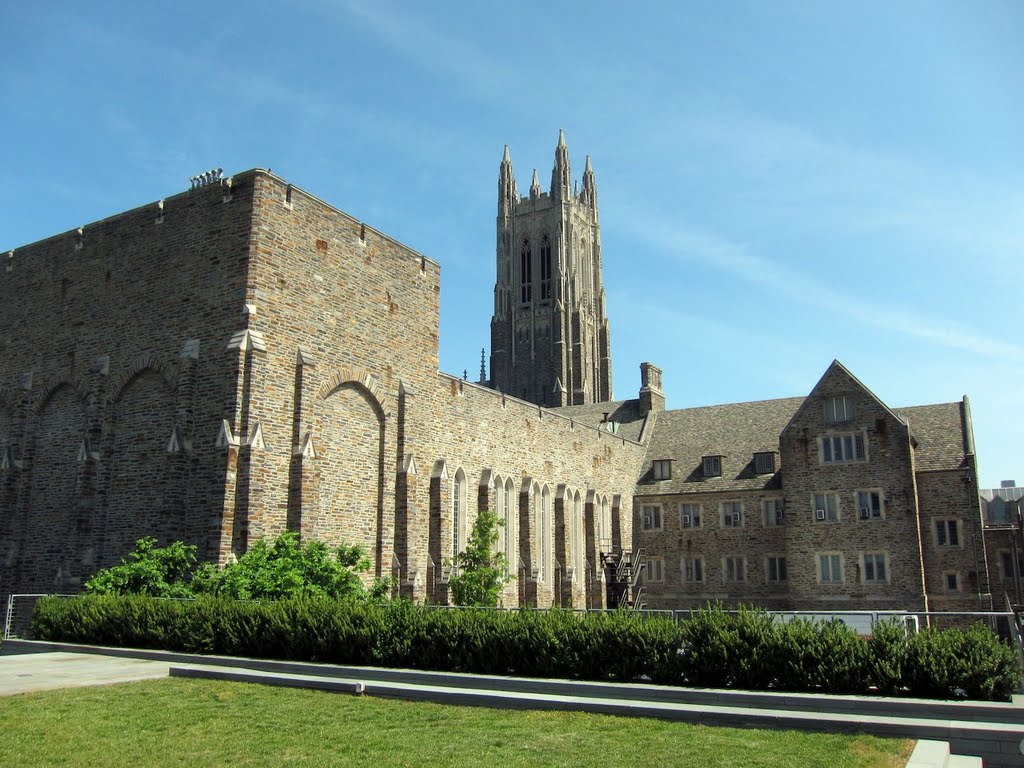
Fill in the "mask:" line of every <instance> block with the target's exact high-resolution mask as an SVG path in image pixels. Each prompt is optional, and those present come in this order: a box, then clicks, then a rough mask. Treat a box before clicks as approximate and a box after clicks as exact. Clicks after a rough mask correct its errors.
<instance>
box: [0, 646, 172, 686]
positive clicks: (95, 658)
mask: <svg viewBox="0 0 1024 768" xmlns="http://www.w3.org/2000/svg"><path fill="white" fill-rule="evenodd" d="M169 669H170V664H169V663H167V662H162V661H147V660H145V659H125V658H117V657H114V656H100V655H98V654H87V653H23V654H17V655H12V656H0V696H11V695H13V694H15V693H27V692H28V691H44V690H49V689H52V688H76V687H79V686H83V685H108V684H110V683H127V682H130V681H132V680H153V679H156V678H160V677H167V673H168V671H169Z"/></svg>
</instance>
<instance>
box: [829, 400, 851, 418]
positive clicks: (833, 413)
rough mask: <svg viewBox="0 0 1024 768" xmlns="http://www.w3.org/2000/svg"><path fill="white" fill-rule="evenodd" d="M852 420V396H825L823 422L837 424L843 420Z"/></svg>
mask: <svg viewBox="0 0 1024 768" xmlns="http://www.w3.org/2000/svg"><path fill="white" fill-rule="evenodd" d="M852 420H853V398H852V397H846V396H843V397H827V398H825V423H826V424H839V423H841V422H844V421H852Z"/></svg>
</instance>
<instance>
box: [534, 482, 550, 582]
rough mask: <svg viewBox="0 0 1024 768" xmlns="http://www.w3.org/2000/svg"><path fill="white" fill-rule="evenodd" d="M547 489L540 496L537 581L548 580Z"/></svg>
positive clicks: (545, 487)
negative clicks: (538, 568)
mask: <svg viewBox="0 0 1024 768" xmlns="http://www.w3.org/2000/svg"><path fill="white" fill-rule="evenodd" d="M548 500H549V499H548V487H547V486H546V485H545V486H544V490H543V491H541V494H540V510H539V511H540V516H539V517H540V519H539V520H538V525H537V553H538V555H539V556H540V570H539V571H538V573H537V580H538V581H547V578H548Z"/></svg>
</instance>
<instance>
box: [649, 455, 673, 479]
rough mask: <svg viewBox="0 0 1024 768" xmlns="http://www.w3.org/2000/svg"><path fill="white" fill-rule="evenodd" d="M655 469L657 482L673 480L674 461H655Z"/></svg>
mask: <svg viewBox="0 0 1024 768" xmlns="http://www.w3.org/2000/svg"><path fill="white" fill-rule="evenodd" d="M653 468H654V479H655V480H671V479H672V459H655V460H654V464H653Z"/></svg>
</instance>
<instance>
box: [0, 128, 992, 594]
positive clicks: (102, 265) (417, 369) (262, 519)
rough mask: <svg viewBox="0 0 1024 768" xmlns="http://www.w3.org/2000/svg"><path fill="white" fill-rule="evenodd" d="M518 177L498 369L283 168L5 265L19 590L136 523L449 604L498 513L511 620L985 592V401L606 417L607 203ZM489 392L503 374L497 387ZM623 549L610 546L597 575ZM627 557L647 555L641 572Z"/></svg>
mask: <svg viewBox="0 0 1024 768" xmlns="http://www.w3.org/2000/svg"><path fill="white" fill-rule="evenodd" d="M555 157H556V161H555V169H554V172H553V174H552V187H551V189H550V191H549V192H547V193H544V192H541V190H540V186H539V183H538V182H537V179H536V174H535V178H534V184H533V185H532V188H531V192H530V195H529V196H528V197H524V198H520V197H519V196H518V194H517V191H516V186H515V181H514V177H513V175H512V168H511V160H510V158H509V154H508V151H507V149H506V153H505V157H504V159H503V161H502V163H501V165H500V170H499V216H498V242H497V271H498V274H497V280H496V286H495V312H494V319H493V321H492V340H493V349H492V370H491V377H490V381H489V382H487V381H485V382H483V383H481V384H474V383H470V382H467V381H464V380H461V379H458V378H456V377H452V376H448V375H447V374H443V373H439V372H438V343H439V340H438V316H439V304H438V302H439V295H440V267H439V265H438V264H437V262H435V261H433V260H431V259H429V258H427V257H426V256H424V255H422V254H419V253H417V252H415V251H413V250H412V249H410V248H408V247H406V246H404V245H402V244H401V243H398V242H396V241H395V240H393V239H392V238H389V237H388V236H387V235H384V234H383V233H380V232H378V231H376V230H374V229H373V228H371V227H370V226H368V225H366V224H365V223H363V222H360V221H358V220H356V219H354V218H352V217H350V216H348V215H347V214H345V213H343V212H341V211H339V210H337V209H336V208H334V207H332V206H330V205H328V204H327V203H325V202H323V201H321V200H319V199H317V198H315V197H313V196H312V195H310V194H308V193H306V192H304V191H302V190H301V189H299V188H297V187H295V186H293V185H291V184H289V183H287V182H285V181H284V180H282V179H280V178H278V177H277V176H274V175H273V174H271V173H269V172H267V171H261V170H253V171H248V172H245V173H241V174H237V175H235V176H233V177H231V178H230V179H217V178H214V179H207V180H206V181H207V182H208V183H203V184H200V185H198V186H195V188H193V189H191V190H189V191H187V192H184V193H181V194H177V195H174V196H172V197H168V198H167V199H165V200H162V201H159V202H157V203H153V204H149V205H145V206H142V207H140V208H137V209H135V210H133V211H128V212H126V213H122V214H119V215H116V216H113V217H111V218H108V219H105V220H103V221H100V222H97V223H95V224H90V225H87V226H85V227H82V228H80V229H78V230H75V231H72V232H68V233H64V234H60V235H56V236H54V237H51V238H48V239H47V240H44V241H41V242H39V243H35V244H32V245H28V246H25V247H20V248H17V249H15V250H13V251H10V252H8V254H7V257H6V259H5V262H6V263H5V269H4V272H3V273H2V274H0V299H2V306H3V307H4V309H3V310H2V311H0V343H2V345H3V351H4V355H3V357H2V358H0V449H2V453H0V484H2V485H0V487H2V494H0V592H2V593H10V592H38V591H50V590H57V591H67V590H75V589H77V588H78V587H80V585H81V583H82V581H83V580H84V579H85V578H87V577H88V575H89V574H91V573H92V572H94V571H95V570H96V569H97V568H99V567H102V566H105V565H110V564H113V563H116V562H117V561H118V560H119V559H120V558H121V557H123V556H124V555H125V554H126V553H127V552H128V551H130V550H131V548H132V545H133V544H134V542H135V541H136V540H137V539H138V538H140V537H142V536H146V535H154V536H157V537H158V538H159V539H161V540H163V541H170V540H174V539H181V540H184V541H187V542H191V543H194V544H196V545H197V546H198V547H199V551H200V554H201V555H202V556H203V557H204V558H206V559H209V560H214V561H219V562H225V561H226V560H227V559H228V558H231V557H236V556H238V555H240V554H242V553H243V552H245V551H246V549H247V548H248V546H249V544H250V542H252V541H253V540H255V539H258V538H260V537H265V536H274V535H277V534H280V533H281V532H283V531H286V530H292V531H297V532H299V533H300V534H301V536H302V537H304V538H316V539H320V540H324V541H326V542H328V543H330V544H337V543H340V542H343V541H344V542H347V543H354V544H360V545H362V546H363V547H364V548H365V549H366V551H367V553H368V554H369V555H370V556H371V559H372V561H373V575H377V576H390V577H392V579H393V584H394V589H395V592H396V594H401V595H403V596H406V597H410V598H412V599H415V600H429V601H434V602H446V601H447V600H448V599H449V596H448V591H447V585H448V578H449V576H450V573H451V571H450V569H451V561H452V558H453V556H454V555H455V554H456V553H457V552H459V551H460V550H461V549H462V548H464V546H465V544H466V541H467V539H468V535H469V531H470V529H471V527H472V524H473V521H474V519H475V517H476V515H477V514H478V513H479V511H480V510H481V509H483V508H488V509H493V510H495V511H496V512H497V514H498V517H499V519H501V520H502V522H503V523H504V525H503V528H502V541H501V542H500V547H501V549H502V551H503V552H504V553H505V554H506V556H507V557H508V560H509V563H510V573H511V575H513V576H514V579H513V580H512V581H510V582H509V584H508V585H507V586H506V589H505V593H504V595H503V600H504V602H505V604H506V605H538V606H553V605H561V606H567V607H568V606H571V607H595V606H603V605H605V604H606V603H607V595H608V590H607V587H608V584H607V583H606V580H607V579H608V576H607V575H606V572H605V570H606V569H605V566H606V565H607V564H608V562H610V561H614V560H616V559H617V558H618V557H619V556H620V555H622V554H623V553H635V552H636V551H638V550H641V549H642V551H643V553H644V554H643V559H642V562H643V563H644V564H645V567H644V569H643V576H642V580H641V583H642V585H643V588H644V591H643V597H642V600H643V602H645V603H646V604H647V605H648V606H650V607H665V608H685V607H690V606H693V605H698V604H702V603H704V602H705V601H707V600H709V599H722V600H725V601H727V602H729V603H737V602H756V603H760V604H763V605H765V606H768V607H775V608H791V609H792V608H828V609H836V608H848V609H853V608H877V609H880V610H882V609H923V608H932V609H945V608H949V609H954V608H977V607H979V606H982V607H987V604H988V602H989V601H990V597H989V592H990V587H989V572H990V566H989V565H988V563H987V558H990V557H991V554H990V553H988V552H987V550H986V541H985V537H984V536H983V534H982V520H981V513H980V505H979V501H978V487H977V467H976V460H975V455H974V447H973V437H972V431H971V422H970V409H969V405H968V402H967V400H966V398H965V399H964V400H963V401H962V402H956V403H948V404H943V405H931V406H919V407H914V408H905V409H899V410H894V409H891V408H889V407H888V406H887V405H885V404H884V403H882V402H881V401H880V400H879V399H878V398H877V397H876V396H875V395H874V394H872V393H871V391H870V390H869V389H868V388H867V387H865V386H864V385H863V384H861V383H860V382H859V381H857V379H856V378H855V377H854V376H853V375H852V374H850V373H849V372H848V371H847V370H846V369H845V368H844V367H843V366H842V365H840V364H839V363H833V364H832V365H831V366H830V367H829V368H828V370H827V371H826V373H825V375H824V376H823V378H822V379H821V381H820V382H818V384H817V385H816V386H814V387H813V389H812V390H811V391H810V393H809V394H808V395H807V396H806V397H796V398H789V399H785V400H774V401H765V402H760V403H742V404H733V405H722V406H713V407H706V408H689V409H682V410H665V397H664V394H663V388H662V380H661V371H660V369H658V368H657V367H656V366H654V365H652V364H650V363H644V364H643V365H641V367H640V368H641V370H640V372H641V380H640V385H641V386H640V390H639V393H638V396H637V397H636V398H634V399H630V400H621V401H613V400H611V360H610V353H609V330H608V319H607V317H606V316H605V310H604V290H603V283H602V276H601V272H602V269H601V258H602V257H601V251H600V232H599V226H598V214H597V192H596V184H595V181H594V175H593V170H592V168H591V166H590V162H589V159H588V162H587V167H586V170H585V172H584V175H583V184H582V189H581V191H579V192H576V190H575V187H574V186H573V184H572V179H571V174H570V170H569V160H568V150H567V148H566V145H565V141H564V137H562V136H561V135H560V136H559V142H558V148H557V149H556V155H555ZM482 378H484V377H482ZM609 555H611V557H609ZM630 559H631V560H632V559H633V558H630Z"/></svg>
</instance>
